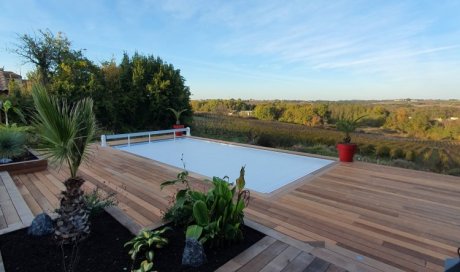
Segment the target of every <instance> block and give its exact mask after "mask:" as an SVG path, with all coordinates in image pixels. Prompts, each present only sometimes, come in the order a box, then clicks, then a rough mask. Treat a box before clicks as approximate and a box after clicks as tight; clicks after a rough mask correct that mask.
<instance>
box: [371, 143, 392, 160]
mask: <svg viewBox="0 0 460 272" xmlns="http://www.w3.org/2000/svg"><path fill="white" fill-rule="evenodd" d="M375 155H376V156H378V157H388V156H390V148H389V147H388V146H386V145H379V146H377V148H376V149H375Z"/></svg>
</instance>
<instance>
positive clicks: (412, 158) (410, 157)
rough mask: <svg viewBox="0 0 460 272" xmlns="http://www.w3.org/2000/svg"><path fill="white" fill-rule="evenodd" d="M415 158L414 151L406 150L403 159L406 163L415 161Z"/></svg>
mask: <svg viewBox="0 0 460 272" xmlns="http://www.w3.org/2000/svg"><path fill="white" fill-rule="evenodd" d="M415 157H416V154H415V151H413V150H408V151H407V152H406V155H405V156H404V159H405V160H406V161H415Z"/></svg>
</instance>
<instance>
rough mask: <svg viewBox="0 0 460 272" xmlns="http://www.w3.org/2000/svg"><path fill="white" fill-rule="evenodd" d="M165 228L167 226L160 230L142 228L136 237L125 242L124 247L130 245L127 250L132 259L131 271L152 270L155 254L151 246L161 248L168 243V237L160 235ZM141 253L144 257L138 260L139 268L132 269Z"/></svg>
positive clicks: (142, 271) (143, 271)
mask: <svg viewBox="0 0 460 272" xmlns="http://www.w3.org/2000/svg"><path fill="white" fill-rule="evenodd" d="M167 230H169V228H163V229H161V230H142V231H141V232H140V233H139V234H138V235H137V236H136V237H134V238H133V239H132V240H131V241H129V242H127V243H126V244H125V247H131V249H130V250H129V252H128V254H129V255H130V256H131V260H132V261H133V264H132V266H131V271H133V272H147V271H152V269H153V258H154V256H155V252H154V250H153V248H154V247H155V248H162V247H163V246H165V245H166V244H168V239H166V238H163V237H161V235H162V234H163V233H165V232H166V231H167ZM141 254H145V258H142V259H143V260H142V261H141V262H140V265H139V268H138V269H134V266H135V262H137V261H138V257H139V256H140V255H141Z"/></svg>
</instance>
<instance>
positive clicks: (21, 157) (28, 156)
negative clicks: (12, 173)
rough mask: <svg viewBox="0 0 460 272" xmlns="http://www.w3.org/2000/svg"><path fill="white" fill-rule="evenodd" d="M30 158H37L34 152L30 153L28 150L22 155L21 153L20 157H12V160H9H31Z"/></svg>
mask: <svg viewBox="0 0 460 272" xmlns="http://www.w3.org/2000/svg"><path fill="white" fill-rule="evenodd" d="M31 160H38V158H37V157H36V156H35V155H34V154H32V153H30V152H29V151H27V152H26V153H25V154H24V155H22V156H20V157H16V158H13V161H12V162H10V163H13V162H23V161H31Z"/></svg>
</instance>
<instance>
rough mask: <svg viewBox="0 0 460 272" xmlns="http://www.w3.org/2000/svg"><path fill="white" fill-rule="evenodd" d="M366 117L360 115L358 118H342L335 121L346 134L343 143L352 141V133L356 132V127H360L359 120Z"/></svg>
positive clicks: (338, 127)
mask: <svg viewBox="0 0 460 272" xmlns="http://www.w3.org/2000/svg"><path fill="white" fill-rule="evenodd" d="M364 117H365V116H360V117H358V118H356V119H340V120H338V121H337V122H336V123H335V125H336V127H337V129H338V130H339V131H342V132H343V133H344V134H345V137H344V138H343V143H346V144H348V143H350V142H351V137H350V133H352V132H355V130H356V128H358V122H359V120H361V119H363V118H364Z"/></svg>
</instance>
